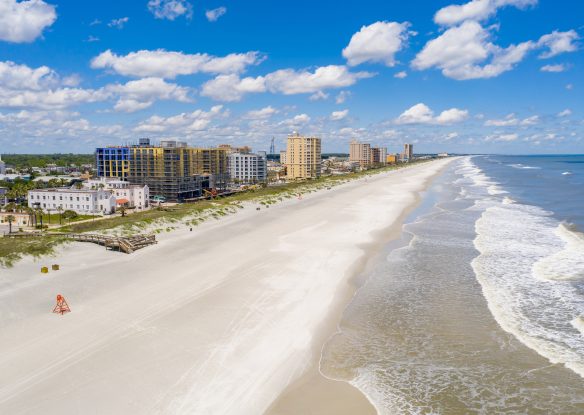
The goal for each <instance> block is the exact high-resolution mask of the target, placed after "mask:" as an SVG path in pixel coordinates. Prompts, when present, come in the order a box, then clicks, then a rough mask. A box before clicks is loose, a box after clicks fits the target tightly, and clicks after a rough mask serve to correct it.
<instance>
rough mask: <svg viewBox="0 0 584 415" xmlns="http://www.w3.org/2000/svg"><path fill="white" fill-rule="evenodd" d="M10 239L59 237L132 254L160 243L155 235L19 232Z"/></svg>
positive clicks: (11, 235)
mask: <svg viewBox="0 0 584 415" xmlns="http://www.w3.org/2000/svg"><path fill="white" fill-rule="evenodd" d="M6 236H7V237H9V238H42V237H46V236H57V237H61V238H67V239H72V240H75V241H79V242H92V243H94V244H98V245H102V246H105V248H106V249H112V250H117V251H120V252H125V253H126V254H131V253H132V252H134V251H137V250H138V249H141V248H144V247H146V246H148V245H154V244H156V243H158V242H157V241H156V236H155V235H133V236H110V235H98V234H94V233H58V232H42V233H41V232H19V233H11V234H7V235H6Z"/></svg>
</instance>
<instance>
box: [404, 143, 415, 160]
mask: <svg viewBox="0 0 584 415" xmlns="http://www.w3.org/2000/svg"><path fill="white" fill-rule="evenodd" d="M401 158H402V160H404V161H405V160H407V161H410V160H413V158H414V145H413V144H404V152H403V153H402V154H401Z"/></svg>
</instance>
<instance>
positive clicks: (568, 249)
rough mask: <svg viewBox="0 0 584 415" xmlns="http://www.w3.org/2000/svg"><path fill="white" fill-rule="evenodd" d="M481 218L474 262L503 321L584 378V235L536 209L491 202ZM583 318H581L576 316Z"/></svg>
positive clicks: (506, 327) (542, 352) (526, 341)
mask: <svg viewBox="0 0 584 415" xmlns="http://www.w3.org/2000/svg"><path fill="white" fill-rule="evenodd" d="M479 206H483V207H484V208H485V210H484V211H483V213H482V215H481V217H480V218H479V219H478V220H477V222H476V223H475V231H476V233H477V236H476V238H475V240H474V245H475V248H476V249H477V250H478V251H479V253H480V255H479V256H477V257H476V258H475V259H474V260H473V261H472V267H473V269H474V272H475V274H476V276H477V279H478V281H479V283H480V284H481V286H482V289H483V294H484V296H485V298H486V300H487V303H488V306H489V309H490V310H491V313H492V314H493V316H494V317H495V319H496V321H497V322H498V323H499V325H500V326H501V327H502V328H503V329H504V330H505V331H507V332H509V333H511V334H513V335H514V336H515V337H516V338H517V339H519V340H520V341H521V342H522V343H523V344H525V345H526V346H528V347H530V348H531V349H533V350H535V351H536V352H538V353H539V354H540V355H542V356H544V357H545V358H547V359H548V360H550V361H551V362H552V363H561V364H564V365H565V366H566V367H568V368H570V369H571V370H573V371H574V372H576V373H577V374H579V375H580V376H582V377H584V337H583V336H582V332H581V330H580V329H579V328H576V326H575V325H574V321H575V319H577V318H579V317H581V316H583V315H584V298H582V296H581V295H580V294H578V292H577V291H576V288H575V286H574V285H573V282H574V280H577V279H579V278H582V277H584V275H582V272H583V271H584V258H582V254H581V253H582V252H584V237H583V235H581V234H578V233H577V232H574V231H572V230H570V229H568V227H566V226H565V225H563V224H560V223H558V221H557V220H556V219H554V218H553V217H551V213H550V212H547V211H545V210H543V209H541V208H539V207H536V206H529V205H523V204H520V203H504V202H503V201H496V200H494V199H491V200H490V201H489V202H488V203H486V202H481V203H479ZM576 321H578V320H576Z"/></svg>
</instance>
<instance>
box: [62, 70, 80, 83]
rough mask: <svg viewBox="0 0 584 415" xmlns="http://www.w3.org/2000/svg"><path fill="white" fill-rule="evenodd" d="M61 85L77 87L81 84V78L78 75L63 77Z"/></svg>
mask: <svg viewBox="0 0 584 415" xmlns="http://www.w3.org/2000/svg"><path fill="white" fill-rule="evenodd" d="M61 83H62V84H63V85H64V86H78V85H79V84H80V83H81V77H80V76H79V75H78V74H76V73H74V74H72V75H69V76H66V77H64V78H63V80H62V81H61Z"/></svg>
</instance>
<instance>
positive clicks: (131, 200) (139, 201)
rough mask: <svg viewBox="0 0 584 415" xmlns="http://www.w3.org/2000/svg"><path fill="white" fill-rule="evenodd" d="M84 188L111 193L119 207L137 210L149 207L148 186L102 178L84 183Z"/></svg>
mask: <svg viewBox="0 0 584 415" xmlns="http://www.w3.org/2000/svg"><path fill="white" fill-rule="evenodd" d="M83 187H84V188H86V189H93V190H98V189H100V190H105V191H109V192H110V193H111V194H113V195H114V196H115V197H116V199H117V205H118V206H122V205H123V206H126V207H130V208H135V209H137V210H143V209H147V208H148V207H149V200H150V190H149V188H148V186H147V185H144V186H140V185H136V184H131V183H130V182H127V181H124V180H119V179H110V178H105V177H100V178H99V179H89V180H87V181H85V182H83Z"/></svg>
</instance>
